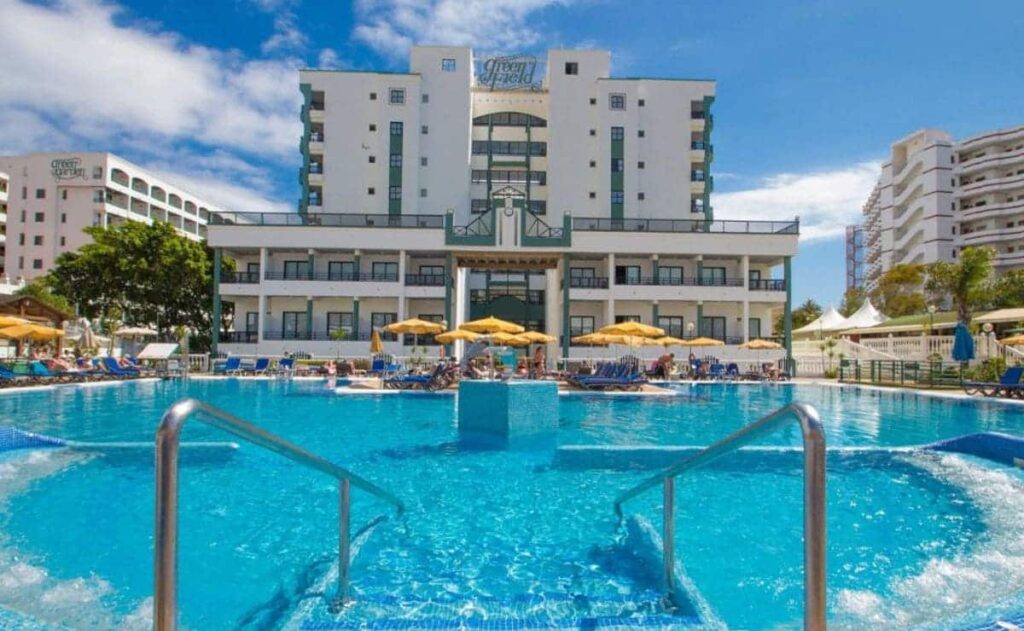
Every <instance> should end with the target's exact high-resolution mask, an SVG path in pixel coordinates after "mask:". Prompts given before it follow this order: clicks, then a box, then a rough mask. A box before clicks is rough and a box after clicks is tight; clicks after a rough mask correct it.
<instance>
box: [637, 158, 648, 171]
mask: <svg viewBox="0 0 1024 631" xmlns="http://www.w3.org/2000/svg"><path fill="white" fill-rule="evenodd" d="M636 168H638V169H645V168H647V163H646V162H644V161H643V160H641V161H639V162H637V163H636Z"/></svg>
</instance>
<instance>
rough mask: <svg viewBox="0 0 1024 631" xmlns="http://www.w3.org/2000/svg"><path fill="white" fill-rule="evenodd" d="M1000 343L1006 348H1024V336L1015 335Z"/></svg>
mask: <svg viewBox="0 0 1024 631" xmlns="http://www.w3.org/2000/svg"><path fill="white" fill-rule="evenodd" d="M999 341H1000V342H1001V343H1003V344H1005V345H1006V346H1024V334H1021V335H1014V336H1013V337H1008V338H1005V339H1002V340H999Z"/></svg>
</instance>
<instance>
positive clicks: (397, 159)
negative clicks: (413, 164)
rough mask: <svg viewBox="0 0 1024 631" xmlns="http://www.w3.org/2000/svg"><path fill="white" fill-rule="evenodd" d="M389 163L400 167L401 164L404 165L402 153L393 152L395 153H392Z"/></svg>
mask: <svg viewBox="0 0 1024 631" xmlns="http://www.w3.org/2000/svg"><path fill="white" fill-rule="evenodd" d="M388 164H389V165H391V166H393V167H400V166H402V154H400V153H393V154H391V158H390V159H389V160H388Z"/></svg>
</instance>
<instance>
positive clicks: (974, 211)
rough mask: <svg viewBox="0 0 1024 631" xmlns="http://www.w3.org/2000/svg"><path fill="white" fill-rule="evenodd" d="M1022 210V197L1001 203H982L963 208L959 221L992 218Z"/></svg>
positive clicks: (1023, 205)
mask: <svg viewBox="0 0 1024 631" xmlns="http://www.w3.org/2000/svg"><path fill="white" fill-rule="evenodd" d="M1022 212H1024V199H1018V200H1014V201H1012V202H1003V203H1002V204H982V205H980V206H973V207H971V208H963V209H961V211H960V221H961V222H965V221H973V220H977V219H992V218H1002V217H1010V216H1014V215H1018V214H1020V213H1022Z"/></svg>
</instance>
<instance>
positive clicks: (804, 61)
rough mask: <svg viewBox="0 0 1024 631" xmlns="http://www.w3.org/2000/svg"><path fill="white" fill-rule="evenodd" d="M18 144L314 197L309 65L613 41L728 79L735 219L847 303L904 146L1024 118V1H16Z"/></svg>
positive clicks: (282, 201) (12, 8)
mask: <svg viewBox="0 0 1024 631" xmlns="http://www.w3.org/2000/svg"><path fill="white" fill-rule="evenodd" d="M0 15H3V16H4V18H3V19H4V36H3V37H0V77H2V79H0V132H2V133H0V153H14V152H24V151H32V150H51V149H52V150H56V149H74V150H83V149H95V150H113V151H115V152H117V153H120V154H122V155H124V156H125V157H127V158H129V159H132V160H134V161H136V162H139V163H140V164H143V165H145V166H147V167H149V168H151V169H153V170H156V171H159V172H161V173H162V174H164V175H167V176H169V177H173V178H175V179H176V180H177V181H180V182H181V183H182V184H184V185H186V186H189V187H191V188H193V189H195V190H197V192H201V193H205V194H206V195H208V196H210V197H212V198H213V199H214V200H215V201H219V202H220V203H221V204H222V205H224V206H227V207H230V208H232V209H260V210H282V211H284V210H291V209H293V208H294V205H295V199H296V198H297V197H298V190H297V183H296V169H297V168H298V165H299V154H298V135H299V122H298V108H299V93H298V85H297V84H298V81H297V75H296V73H295V70H296V69H297V68H300V67H304V66H321V67H335V68H355V69H367V68H381V67H385V68H393V69H403V68H404V67H405V59H406V51H407V49H408V46H409V45H411V44H415V43H425V44H436V43H448V44H458V45H471V46H474V48H475V49H476V50H477V51H478V54H481V53H488V52H499V51H503V52H511V51H527V52H542V51H543V50H544V49H546V48H550V47H555V46H558V47H574V46H580V47H597V48H607V49H609V50H611V51H612V54H613V73H614V74H616V75H618V76H666V77H699V78H713V79H715V80H717V81H718V99H717V101H716V104H715V116H716V118H715V122H716V124H715V133H714V138H713V141H714V143H715V145H716V151H715V156H716V159H715V164H714V167H713V172H714V174H715V179H716V194H715V196H714V198H713V200H712V203H713V204H714V206H715V208H716V214H717V216H719V217H721V218H757V219H761V218H790V217H793V216H796V215H799V216H800V217H801V219H802V221H803V227H804V234H803V236H802V239H801V249H800V255H799V256H798V258H797V261H796V264H795V275H796V282H795V285H794V292H795V298H796V299H797V300H798V301H800V300H803V299H804V298H806V297H814V298H816V299H817V300H818V301H819V302H822V303H825V304H827V303H831V302H838V300H839V297H840V295H841V293H842V290H843V283H844V269H843V245H842V240H841V237H840V233H841V230H842V227H843V226H844V225H845V224H847V223H850V222H852V221H855V220H856V219H857V218H858V216H859V213H860V206H861V204H862V203H863V201H864V199H865V198H866V196H867V194H868V192H869V191H870V188H871V186H872V184H873V182H874V179H875V177H876V173H877V169H878V165H879V164H880V162H881V161H882V160H884V159H885V157H886V153H887V149H888V146H889V145H890V144H891V143H892V142H893V141H895V140H896V139H898V138H900V137H901V136H903V135H906V134H908V133H910V132H911V131H914V130H915V129H918V128H921V127H940V128H943V129H946V130H948V131H949V132H950V133H952V134H953V135H954V136H958V137H959V136H964V135H969V134H972V133H975V132H978V131H982V130H986V129H991V128H996V127H1005V126H1009V125H1013V124H1019V123H1022V122H1024V108H1022V107H1021V104H1022V103H1024V63H1022V62H1021V60H1022V59H1024V37H1022V36H1021V33H1024V11H1022V10H1021V7H1020V3H1019V0H990V1H985V0H980V1H976V2H972V3H970V4H969V5H968V4H965V3H963V2H954V1H952V0H937V1H936V0H933V1H927V0H897V1H893V0H887V1H885V2H883V1H876V0H849V1H840V0H834V1H829V0H793V1H789V2H785V1H780V2H754V1H746V2H738V1H729V0H720V1H716V2H709V1H708V0H704V1H701V2H696V1H675V2H665V1H660V2H659V1H654V0H632V1H630V2H613V1H611V0H358V1H356V2H346V1H342V0H332V1H328V0H220V1H216V2H209V1H208V0H207V1H200V0H162V1H136V2H128V1H126V0H122V1H120V2H111V1H99V0H66V1H63V2H26V1H25V0H0Z"/></svg>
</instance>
